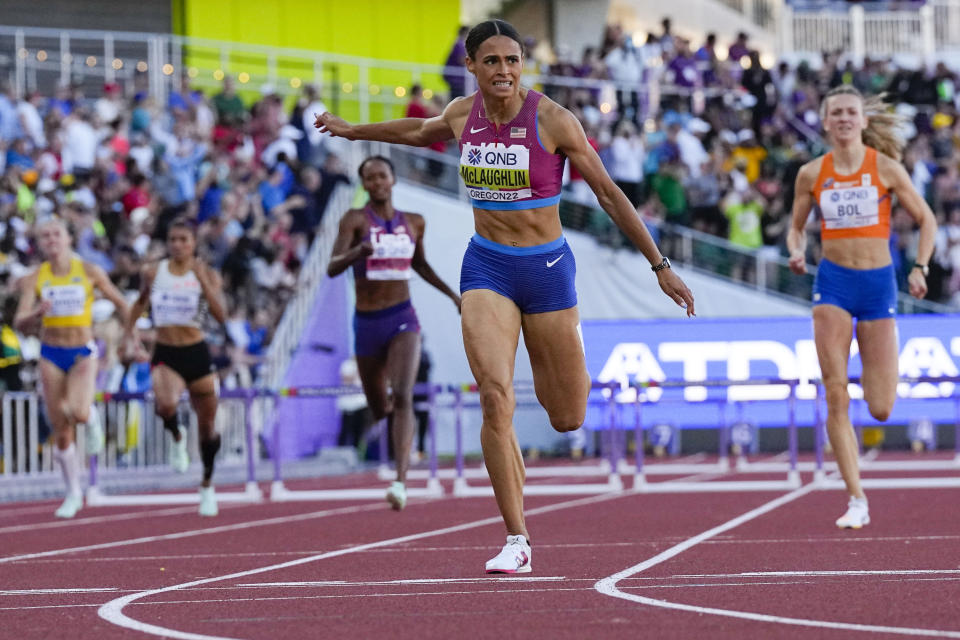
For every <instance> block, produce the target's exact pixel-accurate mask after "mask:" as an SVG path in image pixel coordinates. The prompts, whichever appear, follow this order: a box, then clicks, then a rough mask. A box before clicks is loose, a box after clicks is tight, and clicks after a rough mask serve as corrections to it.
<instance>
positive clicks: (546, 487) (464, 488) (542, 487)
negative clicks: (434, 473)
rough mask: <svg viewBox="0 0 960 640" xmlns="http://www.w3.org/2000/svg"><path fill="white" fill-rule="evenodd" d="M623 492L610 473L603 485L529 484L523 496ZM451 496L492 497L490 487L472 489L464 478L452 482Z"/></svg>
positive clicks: (621, 486)
mask: <svg viewBox="0 0 960 640" xmlns="http://www.w3.org/2000/svg"><path fill="white" fill-rule="evenodd" d="M618 491H623V480H621V479H620V475H619V474H616V473H611V474H610V475H609V476H608V477H607V481H606V482H605V483H602V484H601V483H596V482H592V483H583V484H530V485H525V486H524V487H523V495H525V496H583V495H596V494H600V493H615V492H618ZM453 495H454V496H456V497H458V498H479V497H491V496H493V495H494V494H493V487H492V486H482V487H474V486H471V485H470V484H469V483H468V482H467V479H466V478H457V479H456V480H454V481H453Z"/></svg>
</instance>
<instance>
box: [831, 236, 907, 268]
mask: <svg viewBox="0 0 960 640" xmlns="http://www.w3.org/2000/svg"><path fill="white" fill-rule="evenodd" d="M823 257H824V258H826V259H827V260H829V261H830V262H832V263H834V264H838V265H840V266H841V267H846V268H848V269H879V268H880V267H885V266H887V265H888V264H890V263H891V262H892V260H891V258H890V241H889V240H888V239H887V238H833V239H831V240H824V241H823Z"/></svg>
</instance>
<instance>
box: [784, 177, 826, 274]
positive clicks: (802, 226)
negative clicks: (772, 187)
mask: <svg viewBox="0 0 960 640" xmlns="http://www.w3.org/2000/svg"><path fill="white" fill-rule="evenodd" d="M817 172H819V169H817ZM817 172H814V166H813V164H812V163H808V164H805V165H803V166H802V167H801V168H800V171H799V172H798V173H797V180H796V183H795V185H794V189H793V215H792V217H791V219H790V230H789V231H787V251H789V252H790V262H789V264H790V270H791V271H793V272H794V273H796V274H797V275H800V274H803V273H806V272H807V232H806V226H807V218H808V217H809V216H810V209H811V208H812V207H813V183H814V181H815V180H816V173H817Z"/></svg>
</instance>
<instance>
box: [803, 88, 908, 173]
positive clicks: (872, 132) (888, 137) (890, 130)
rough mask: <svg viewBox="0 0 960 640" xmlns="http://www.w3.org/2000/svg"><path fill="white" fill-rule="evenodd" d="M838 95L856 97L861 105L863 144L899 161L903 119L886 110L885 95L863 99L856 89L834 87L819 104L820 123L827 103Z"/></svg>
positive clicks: (901, 149)
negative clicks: (864, 121) (865, 124)
mask: <svg viewBox="0 0 960 640" xmlns="http://www.w3.org/2000/svg"><path fill="white" fill-rule="evenodd" d="M839 95H852V96H857V97H858V98H860V101H861V102H862V103H863V115H864V116H866V118H867V126H866V128H864V130H863V133H862V135H861V137H862V139H863V144H865V145H867V146H868V147H873V148H874V149H876V150H877V151H879V152H880V153H882V154H883V155H885V156H889V157H891V158H893V159H894V160H897V161H899V160H900V158H901V155H902V153H903V149H904V147H905V146H906V141H905V140H904V139H903V125H904V124H905V118H904V117H903V116H901V115H900V114H898V113H895V112H893V111H891V110H890V109H889V108H888V105H887V103H886V102H884V100H883V99H884V97H885V94H882V93H881V94H880V95H875V96H867V97H864V96H863V94H862V93H860V91H859V90H857V88H856V87H853V86H851V85H849V84H842V85H840V86H839V87H834V88H833V89H831V90H830V91H828V92H827V95H826V96H824V98H823V102H821V103H820V120H821V121H823V120H824V119H825V118H826V115H827V102H828V101H829V100H830V98H832V97H833V96H839Z"/></svg>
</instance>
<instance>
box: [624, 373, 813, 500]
mask: <svg viewBox="0 0 960 640" xmlns="http://www.w3.org/2000/svg"><path fill="white" fill-rule="evenodd" d="M798 383H799V381H797V380H714V381H709V380H703V381H697V382H672V381H664V382H649V383H644V384H642V385H637V386H636V388H637V394H636V399H635V402H634V417H635V420H634V433H635V438H636V442H637V446H636V449H635V452H634V464H633V468H632V469H631V468H630V467H629V466H626V465H623V466H621V470H622V471H623V472H629V471H633V472H634V475H633V489H634V490H635V491H638V492H641V493H695V492H726V491H780V490H789V489H795V488H797V487H799V486H801V482H800V473H799V471H798V470H797V458H798V437H797V421H796V400H797V399H796V387H797V384H798ZM745 384H746V385H755V384H759V385H766V384H787V385H790V393H789V396H788V398H787V434H788V447H789V457H790V459H789V463H788V468H787V474H786V478H785V479H783V480H709V481H691V482H648V481H647V475H649V474H651V470H653V471H652V472H653V473H660V474H684V473H707V474H709V473H711V472H712V473H717V474H724V473H727V472H729V470H730V462H729V457H728V445H729V425H727V424H726V421H721V424H720V426H719V429H720V438H719V441H720V443H719V458H718V462H717V463H716V464H709V463H708V464H703V465H701V464H696V465H684V464H674V463H661V464H655V465H647V464H646V460H645V454H644V447H643V442H644V437H643V432H644V428H645V427H644V424H643V419H642V414H643V408H642V405H643V404H644V401H643V396H642V394H641V393H640V391H641V389H645V388H648V387H660V388H671V387H672V388H683V387H687V386H692V385H696V386H701V387H705V386H706V387H729V386H732V385H745ZM706 401H707V400H705V402H706ZM712 402H716V403H718V404H719V405H720V406H724V405H726V404H728V403H729V402H728V400H727V399H726V398H723V399H714V400H712Z"/></svg>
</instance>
